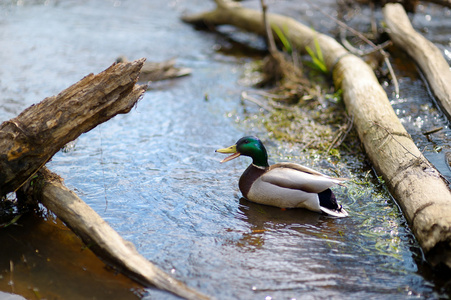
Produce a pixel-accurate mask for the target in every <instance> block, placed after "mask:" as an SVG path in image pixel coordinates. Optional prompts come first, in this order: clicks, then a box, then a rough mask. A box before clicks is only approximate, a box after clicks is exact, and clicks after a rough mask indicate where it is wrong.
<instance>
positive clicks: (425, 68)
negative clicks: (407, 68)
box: [382, 3, 451, 120]
mask: <svg viewBox="0 0 451 300" xmlns="http://www.w3.org/2000/svg"><path fill="white" fill-rule="evenodd" d="M382 11H383V13H384V17H385V22H386V23H387V26H388V34H389V35H390V38H391V40H392V41H393V43H394V44H395V45H396V46H398V47H400V48H401V49H403V50H404V51H406V52H407V53H408V54H409V55H410V57H411V58H412V59H413V60H414V61H415V62H416V63H417V65H418V66H419V67H420V69H421V71H422V72H423V74H424V76H425V77H426V79H427V81H428V83H429V86H430V87H431V90H432V92H433V93H434V95H435V96H436V97H437V100H438V103H439V105H440V106H441V107H442V108H443V111H444V112H445V114H446V115H447V116H448V118H449V119H450V120H451V70H450V66H449V65H448V62H447V61H446V59H445V58H444V57H443V54H442V52H441V51H440V49H438V48H437V47H436V46H435V45H434V44H433V43H431V42H430V41H428V40H427V39H426V38H425V37H423V36H422V35H421V34H419V33H418V32H416V31H415V29H414V28H413V27H412V24H410V21H409V18H408V17H407V14H406V12H405V10H404V8H403V7H402V5H400V4H395V3H390V4H386V5H385V6H384V8H383V9H382Z"/></svg>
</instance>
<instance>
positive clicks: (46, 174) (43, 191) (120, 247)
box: [23, 167, 209, 299]
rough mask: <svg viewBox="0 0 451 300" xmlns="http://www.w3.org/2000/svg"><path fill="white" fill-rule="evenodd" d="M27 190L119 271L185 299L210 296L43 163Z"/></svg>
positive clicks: (27, 192) (147, 285) (24, 187)
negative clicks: (140, 246)
mask: <svg viewBox="0 0 451 300" xmlns="http://www.w3.org/2000/svg"><path fill="white" fill-rule="evenodd" d="M37 175H38V177H37V178H34V179H33V180H32V182H33V183H32V184H31V181H30V183H28V184H25V185H24V186H23V193H24V194H27V195H30V196H31V197H32V198H34V199H37V201H39V202H41V203H42V204H44V206H45V207H47V208H48V209H49V210H51V211H52V212H53V213H55V215H56V216H57V217H58V218H60V219H61V220H62V221H63V222H64V223H65V224H66V225H67V226H68V227H69V228H70V229H71V230H72V231H73V232H74V233H75V234H77V235H78V236H79V237H80V238H81V239H82V240H83V242H84V244H85V245H87V247H88V248H89V249H90V250H92V251H93V252H94V253H95V254H96V255H97V256H98V257H100V258H101V259H102V260H103V261H105V262H106V263H107V264H108V265H110V266H112V267H113V268H115V269H116V270H118V271H119V272H121V273H123V274H125V275H127V276H128V277H130V278H132V279H133V280H135V281H137V282H139V283H140V284H142V285H144V286H146V287H157V288H159V289H163V290H166V291H169V292H171V293H174V294H175V295H178V296H180V297H182V298H185V299H209V298H208V297H207V296H205V295H203V294H201V293H199V292H197V291H196V290H194V289H191V288H189V287H188V286H186V285H185V284H184V283H182V282H180V281H178V280H176V279H174V278H173V277H171V276H169V275H168V274H166V273H165V272H164V271H162V270H161V269H159V268H158V267H157V266H155V265H154V264H152V263H151V262H149V261H148V260H147V259H146V258H144V257H143V256H141V255H140V254H139V253H138V251H137V250H136V249H135V247H134V245H133V244H132V243H130V242H128V241H126V240H124V239H123V238H122V237H121V236H120V235H119V234H118V233H117V232H116V231H115V230H114V229H113V228H111V226H109V225H108V223H107V222H105V221H104V220H103V219H102V218H101V217H100V216H99V215H98V214H97V213H96V212H95V211H94V210H93V209H91V208H90V207H89V206H88V205H87V204H86V203H85V202H83V200H81V199H80V198H79V197H78V196H77V195H76V194H75V193H74V192H72V191H71V190H69V189H68V188H67V187H65V186H64V184H63V182H62V179H61V178H60V177H59V176H58V175H56V174H54V173H52V172H50V171H49V170H48V169H47V168H46V167H43V168H42V169H41V170H39V172H38V173H37Z"/></svg>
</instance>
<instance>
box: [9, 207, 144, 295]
mask: <svg viewBox="0 0 451 300" xmlns="http://www.w3.org/2000/svg"><path fill="white" fill-rule="evenodd" d="M0 240H1V241H2V246H1V247H0V257H1V258H2V259H1V261H0V270H1V273H0V290H2V291H5V292H10V293H16V294H19V295H22V296H24V297H26V298H27V299H41V298H42V299H94V298H96V299H108V298H109V299H113V298H114V299H139V298H140V296H139V295H140V294H142V293H143V292H144V291H143V290H142V288H141V287H140V286H139V285H138V284H136V283H134V282H133V281H131V280H130V279H128V278H126V277H125V276H123V275H121V274H117V273H116V272H115V271H114V270H111V269H108V268H107V267H106V266H105V264H104V263H102V262H101V261H100V260H99V259H98V258H97V257H96V256H95V255H94V254H93V253H92V252H91V251H90V250H89V249H87V248H86V246H85V245H84V244H83V243H82V242H81V240H80V239H79V238H78V237H77V236H76V235H75V234H73V233H72V231H70V230H69V229H68V228H67V227H66V226H65V225H64V224H62V222H61V221H59V220H58V219H54V218H53V217H51V216H49V217H48V218H43V217H41V216H37V215H35V214H33V213H27V214H24V215H22V216H21V217H20V219H19V220H18V221H17V222H16V223H14V224H12V225H10V226H8V227H6V228H1V229H0Z"/></svg>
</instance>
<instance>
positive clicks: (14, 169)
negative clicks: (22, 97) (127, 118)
mask: <svg viewBox="0 0 451 300" xmlns="http://www.w3.org/2000/svg"><path fill="white" fill-rule="evenodd" d="M144 61H145V59H140V60H136V61H134V62H130V63H119V64H114V65H112V66H111V67H109V68H108V69H106V70H105V71H103V72H101V73H99V74H97V75H93V74H90V75H88V76H86V77H85V78H83V79H82V80H80V81H79V82H77V83H76V84H74V85H72V86H70V87H69V88H67V89H65V90H64V91H62V92H61V93H59V94H58V95H56V96H52V97H48V98H45V99H44V100H42V101H41V102H40V103H38V104H36V105H32V106H30V107H29V108H27V109H26V110H24V111H23V112H22V113H21V114H20V115H19V116H17V117H16V118H14V119H11V120H9V121H5V122H3V123H2V124H1V125H0V175H1V176H0V197H2V196H4V195H6V194H7V193H9V192H12V191H15V190H17V189H18V188H19V187H20V186H21V185H22V184H23V183H24V182H25V181H26V180H27V179H28V178H30V177H31V176H32V175H33V174H34V173H36V172H37V171H38V170H39V168H41V167H42V166H43V165H44V164H45V163H46V162H47V161H49V159H50V158H51V157H52V156H53V155H54V154H55V153H56V152H58V151H59V150H60V149H61V148H62V147H63V146H64V145H65V144H67V143H68V142H70V141H72V140H74V139H76V138H77V137H78V136H80V135H81V134H82V133H84V132H87V131H89V130H91V129H92V128H94V127H95V126H97V125H98V124H101V123H103V122H105V121H107V120H109V119H111V118H112V117H114V116H115V115H117V114H120V113H127V112H129V111H130V109H131V108H132V107H133V106H134V105H135V103H136V102H137V101H138V99H139V98H140V97H141V95H142V94H143V93H144V92H145V90H146V87H145V86H139V85H136V82H137V79H138V76H139V73H140V70H141V67H142V66H143V64H144Z"/></svg>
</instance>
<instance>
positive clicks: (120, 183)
mask: <svg viewBox="0 0 451 300" xmlns="http://www.w3.org/2000/svg"><path fill="white" fill-rule="evenodd" d="M19 2H20V3H22V1H19ZM19 2H18V3H19ZM247 2H250V3H249V5H251V6H252V5H254V6H256V7H258V5H259V1H245V4H248V3H247ZM11 3H15V2H14V1H11ZM36 3H39V5H37V4H36ZM36 3H35V5H24V6H16V5H14V6H9V5H7V6H6V7H5V9H4V10H1V11H0V14H1V15H2V17H3V19H2V21H1V22H0V39H1V41H2V48H1V49H0V60H1V61H2V62H3V65H2V68H1V69H0V79H1V80H0V90H1V91H2V96H1V97H0V119H1V120H6V119H9V118H12V117H14V116H15V115H16V114H17V113H19V112H20V111H21V110H23V109H24V108H26V107H27V106H29V105H31V104H32V103H35V102H37V101H40V100H41V99H43V98H44V97H47V96H50V95H53V94H55V93H58V92H59V91H61V90H62V89H64V88H66V87H67V86H69V85H71V84H73V83H74V82H76V81H77V80H79V79H80V78H82V77H83V76H85V75H86V74H88V73H91V72H94V73H95V72H98V71H101V70H103V69H105V68H106V67H107V66H108V65H110V64H111V63H112V62H113V61H114V60H115V59H116V58H117V57H118V56H119V55H122V54H123V55H125V56H127V57H128V58H129V59H135V58H139V57H147V58H148V59H149V60H150V61H162V60H164V59H168V58H170V57H174V56H177V57H178V60H177V62H178V63H179V64H181V65H183V66H184V67H188V68H191V69H192V70H193V73H192V75H191V76H189V77H186V78H181V79H179V80H176V81H168V82H166V83H162V84H152V86H151V87H152V89H151V90H149V91H148V92H146V94H145V95H144V97H143V99H142V100H141V101H140V102H139V103H138V105H137V107H136V108H135V109H133V110H132V111H131V112H130V113H129V114H127V115H121V116H118V117H116V118H114V119H112V120H111V121H109V122H107V123H105V124H103V125H101V126H99V127H98V128H96V129H94V130H92V131H90V132H88V133H86V134H84V135H82V136H81V137H80V138H79V139H78V140H77V142H76V143H75V144H74V146H73V148H71V149H69V150H68V151H65V152H60V153H58V154H57V155H56V156H55V157H54V158H53V159H52V161H51V162H50V163H49V164H48V165H49V167H50V168H51V170H52V171H54V172H56V173H58V174H59V175H61V176H62V177H63V178H65V182H66V185H67V186H68V187H70V188H72V189H74V190H75V191H76V192H77V194H78V195H79V196H80V197H81V198H82V199H83V200H84V201H86V202H87V203H88V204H89V205H90V206H91V207H92V208H93V209H94V210H96V212H97V213H99V214H100V215H101V216H102V217H103V218H104V219H105V220H106V221H107V222H108V223H109V224H110V225H111V226H112V227H113V228H114V229H116V230H117V231H118V232H119V233H120V234H121V235H122V236H123V237H124V238H125V239H127V240H130V241H131V242H133V243H134V244H135V245H136V248H137V249H138V251H139V252H140V253H141V254H143V255H144V256H145V257H146V258H148V259H149V260H150V261H152V262H154V263H155V264H157V265H158V266H159V267H160V268H162V269H163V270H165V271H166V272H168V273H170V274H172V275H173V276H174V277H176V278H177V279H180V280H182V281H183V282H186V283H187V284H188V285H189V286H192V287H195V288H197V289H199V290H200V291H202V292H204V293H206V294H209V295H212V296H215V297H216V298H218V299H343V298H353V299H366V298H370V299H406V298H412V297H417V298H423V299H426V298H439V297H444V298H446V297H448V295H449V293H450V291H449V286H447V282H444V281H441V280H440V278H439V276H438V275H436V274H435V275H431V272H430V270H429V269H428V267H427V264H425V263H424V262H423V260H422V254H421V250H420V248H419V246H418V244H417V243H416V241H415V239H414V237H413V235H412V233H411V232H410V229H409V228H408V226H407V224H406V222H405V219H404V218H403V216H402V213H401V212H400V210H399V208H398V206H397V205H396V203H395V202H394V201H393V199H392V198H391V197H390V195H389V193H388V192H387V191H386V190H385V188H384V184H383V182H381V181H379V180H378V178H377V175H376V174H374V172H373V170H372V168H371V166H370V165H369V164H368V162H367V161H366V158H365V155H364V154H363V153H361V152H360V151H359V149H356V150H355V153H352V155H349V156H346V155H342V156H341V159H336V158H335V159H331V158H328V157H315V156H308V157H306V153H305V152H304V151H303V150H302V149H298V148H296V145H288V144H285V143H283V142H280V141H275V140H273V139H272V138H271V135H270V133H268V132H266V131H265V130H264V129H263V128H264V127H263V126H262V125H261V119H259V114H260V113H261V111H260V108H259V107H255V106H252V105H248V104H245V105H244V106H243V105H242V103H241V102H240V100H239V99H240V92H241V90H243V89H244V88H243V86H240V85H239V84H238V83H237V82H239V81H240V79H241V74H243V72H244V70H245V68H246V64H247V63H248V62H250V61H251V60H252V59H253V57H252V58H249V57H247V56H248V55H252V56H255V55H256V56H258V57H260V55H261V53H260V52H259V50H258V51H257V52H254V51H253V50H252V49H250V48H248V47H243V44H246V43H242V42H243V41H247V40H248V37H249V36H248V35H245V34H244V33H242V32H240V31H238V30H234V29H231V28H226V29H222V30H223V31H222V32H223V33H224V32H225V33H226V37H222V36H218V35H217V34H212V33H207V32H199V31H196V30H194V29H192V28H191V27H190V26H188V25H186V24H182V23H181V22H180V21H179V17H180V14H181V13H182V12H183V11H185V10H194V9H193V8H195V10H196V11H202V10H207V9H209V8H211V7H212V6H213V5H214V4H213V3H212V2H211V3H210V2H209V1H203V0H198V1H162V0H158V1H157V0H155V1H144V0H142V1H133V3H132V2H125V1H103V2H102V1H83V2H74V1H67V2H66V1H56V2H52V1H45V2H42V3H41V2H40V1H38V2H36ZM48 3H50V5H48ZM278 3H279V2H278ZM321 3H322V4H324V8H325V9H327V10H330V11H335V10H336V6H335V1H321ZM279 4H280V5H281V6H280V7H279V6H278V5H279ZM279 4H278V5H274V9H275V11H274V12H281V13H285V14H288V15H291V16H294V17H296V18H297V19H301V20H302V21H303V22H305V23H308V24H312V26H313V27H314V28H315V29H317V30H318V31H322V32H329V31H332V32H333V31H334V30H335V28H336V26H335V24H333V23H332V22H329V21H328V20H325V19H324V18H322V17H319V16H318V14H317V12H315V11H313V10H311V9H309V7H308V5H307V4H306V3H300V4H299V5H297V6H296V7H295V9H292V7H293V2H290V1H282V2H280V3H279ZM137 7H139V8H140V9H138V10H137V9H136V8H137ZM2 8H4V7H2ZM278 9H279V10H280V11H277V10H278ZM435 13H436V15H438V16H439V17H440V18H442V19H445V15H443V16H442V15H440V14H439V13H438V12H437V11H436V12H435ZM431 14H432V13H431ZM362 15H363V20H362V19H361V20H360V21H359V24H360V25H361V26H363V27H366V24H367V22H368V17H367V16H368V15H369V12H364V13H363V14H362ZM379 17H380V15H379ZM357 27H359V26H357ZM249 40H250V41H251V43H252V45H253V46H256V47H257V48H258V49H261V39H259V38H255V37H249ZM40 45H46V47H41V46H40ZM238 45H239V47H238ZM237 48H239V51H238V52H240V53H239V54H237V53H236V49H237ZM243 52H244V53H245V54H243ZM405 60H406V59H405V58H402V59H400V62H399V64H397V68H396V69H400V70H401V69H402V68H399V67H400V66H403V64H405ZM409 74H410V75H406V74H405V73H402V72H400V74H399V78H398V79H400V86H401V90H402V94H401V97H400V98H399V99H395V98H393V97H392V98H393V99H392V104H393V106H394V108H395V110H396V112H397V113H398V115H399V116H400V118H401V120H402V122H403V124H404V125H405V126H406V127H407V129H408V130H409V132H410V133H411V134H412V136H413V137H414V139H415V141H416V142H417V143H418V144H419V145H420V148H425V147H426V148H427V151H426V152H425V154H426V156H427V157H428V158H429V159H431V160H432V161H433V162H434V157H435V156H436V157H437V159H436V161H435V162H434V163H435V164H436V166H437V167H438V168H439V169H440V167H439V164H438V163H437V162H439V161H443V160H442V159H443V157H442V153H444V152H440V151H439V150H440V149H444V150H447V149H448V147H449V145H450V140H449V131H448V130H449V129H448V123H447V121H446V120H445V119H444V118H443V116H442V115H441V114H440V112H439V111H438V110H437V109H436V108H435V106H434V104H432V102H431V101H430V98H429V96H428V95H427V90H426V89H425V87H424V85H423V84H422V83H421V81H420V80H419V79H417V77H416V75H411V73H409ZM43 79H45V80H43ZM383 84H384V86H385V87H386V89H387V93H388V94H389V95H391V94H392V91H391V85H390V84H389V83H387V84H385V83H383ZM412 103H415V105H413V104H412ZM243 111H245V112H243ZM435 126H443V127H444V129H443V130H442V131H440V132H438V133H434V135H431V136H430V137H429V138H430V139H432V143H431V142H430V141H429V140H428V139H427V137H426V136H425V135H424V134H423V133H422V132H424V131H426V130H429V129H430V128H433V127H435ZM247 134H256V135H259V136H260V137H261V138H262V140H264V142H265V144H266V145H267V148H268V152H269V154H270V158H272V159H273V161H277V162H278V161H282V160H290V161H293V162H300V163H303V164H306V165H308V166H311V167H314V168H317V169H318V170H319V171H323V172H325V173H328V174H330V175H338V176H341V177H348V178H351V179H352V180H351V181H350V182H349V183H348V184H347V187H346V188H345V187H336V188H334V193H335V194H336V195H337V198H338V199H340V203H341V204H343V206H344V207H345V208H346V210H347V211H348V212H349V213H350V217H349V218H345V219H332V218H327V217H325V216H321V215H318V214H315V213H311V212H308V211H304V210H298V209H293V210H281V209H278V208H273V207H267V206H262V205H258V204H254V203H250V202H248V201H246V200H244V199H240V192H239V191H238V188H237V182H238V178H239V176H240V175H241V173H242V172H243V171H244V169H245V168H246V165H247V164H248V163H249V161H248V160H247V159H246V158H242V159H239V160H238V159H237V160H234V161H232V162H230V163H227V164H220V163H219V161H220V160H221V158H222V157H219V156H218V155H217V154H215V153H214V150H215V149H218V148H222V147H224V146H227V145H230V144H231V143H233V142H235V141H236V140H237V139H238V138H240V137H241V136H244V135H247ZM430 150H431V151H430ZM443 167H446V165H443ZM443 170H445V168H443V169H441V171H443ZM445 175H447V176H449V173H446V172H445ZM0 239H1V241H2V242H4V243H5V244H10V245H11V246H9V245H8V247H2V248H1V249H0V252H1V257H2V260H1V261H0V266H1V270H0V271H2V273H1V275H2V278H1V281H0V284H1V285H0V288H1V290H3V291H7V292H11V291H12V287H14V292H16V293H20V294H22V295H25V296H27V297H30V298H32V297H35V295H36V293H35V292H34V291H33V289H34V288H37V289H39V291H38V292H39V293H40V295H41V296H42V297H44V296H45V295H49V296H48V298H54V299H71V297H73V298H93V297H96V298H97V299H110V298H111V297H112V296H111V295H114V297H115V298H121V299H128V298H132V299H133V298H135V297H141V294H140V293H139V292H140V290H139V289H138V290H137V291H138V293H135V292H134V291H136V289H137V287H136V285H135V284H133V283H131V282H129V281H128V280H127V279H124V278H123V277H121V276H120V275H115V274H114V273H112V272H111V271H109V270H105V268H104V265H103V264H102V263H100V262H98V261H97V262H96V259H95V258H94V257H93V255H92V254H91V253H90V252H89V251H88V250H81V249H82V245H81V243H80V242H79V240H78V239H77V238H75V237H74V236H73V235H71V234H70V232H68V230H67V228H65V227H63V226H62V224H61V223H59V222H58V221H55V220H53V219H52V218H50V217H49V219H48V220H43V219H40V218H38V217H36V216H29V215H27V216H23V217H22V218H21V219H20V220H19V222H18V224H17V225H12V226H10V227H8V228H5V229H1V230H0ZM36 250H38V251H36ZM63 256H64V257H63ZM49 260H50V261H49ZM11 262H12V265H13V267H14V270H13V272H9V270H10V269H11ZM53 263H55V264H53ZM93 274H100V275H93ZM11 276H13V278H12V279H13V280H11ZM10 282H11V284H9V283H10ZM45 297H47V296H45ZM143 297H144V298H146V299H176V298H175V297H174V296H172V295H168V294H167V293H164V292H160V291H156V290H153V289H146V291H145V295H144V296H143Z"/></svg>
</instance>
